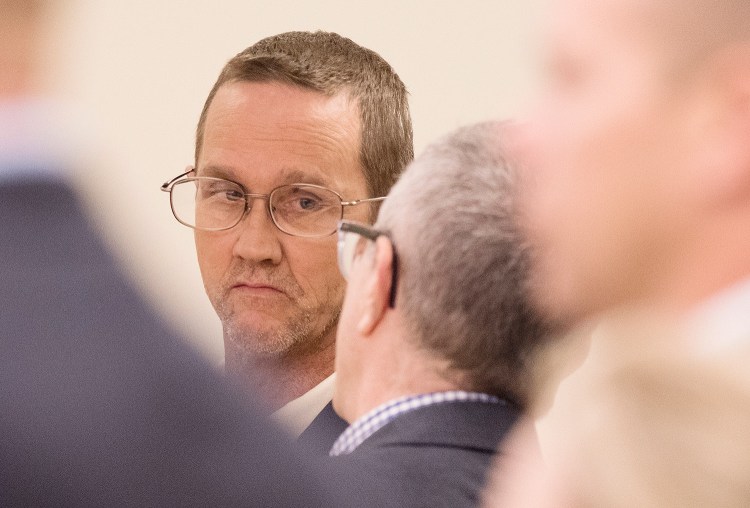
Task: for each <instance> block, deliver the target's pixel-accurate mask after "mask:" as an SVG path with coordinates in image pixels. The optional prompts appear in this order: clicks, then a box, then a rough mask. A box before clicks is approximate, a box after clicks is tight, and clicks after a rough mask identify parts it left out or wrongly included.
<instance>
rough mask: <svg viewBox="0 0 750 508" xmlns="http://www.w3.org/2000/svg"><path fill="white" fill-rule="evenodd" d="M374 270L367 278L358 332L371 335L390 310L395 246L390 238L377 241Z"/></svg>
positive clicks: (383, 237)
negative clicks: (389, 302)
mask: <svg viewBox="0 0 750 508" xmlns="http://www.w3.org/2000/svg"><path fill="white" fill-rule="evenodd" d="M373 264H374V266H373V269H372V271H371V272H370V274H369V275H368V276H367V280H366V281H365V291H364V295H363V297H364V300H365V302H364V306H363V309H362V315H361V317H360V319H359V322H358V323H357V331H358V332H359V333H361V334H362V335H370V334H372V332H373V331H374V330H375V328H376V327H377V326H378V324H379V323H380V322H381V321H382V320H383V317H384V316H385V313H386V312H387V311H388V310H389V307H388V301H389V298H390V293H391V280H392V275H391V273H392V270H393V245H392V244H391V241H390V239H389V238H387V237H385V236H379V237H378V238H377V240H376V241H375V259H374V261H373Z"/></svg>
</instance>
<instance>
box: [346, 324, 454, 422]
mask: <svg viewBox="0 0 750 508" xmlns="http://www.w3.org/2000/svg"><path fill="white" fill-rule="evenodd" d="M378 340H379V342H378ZM375 342H378V344H379V345H382V347H380V348H379V349H376V348H375V347H372V348H370V349H368V350H367V351H366V352H365V354H366V358H364V359H363V361H361V362H358V364H357V367H358V368H356V369H352V370H349V371H348V372H347V373H348V374H349V376H348V377H349V379H341V374H342V372H339V373H338V374H337V376H339V377H338V379H337V380H336V395H335V398H336V400H335V404H336V405H335V407H336V410H337V412H338V413H339V414H340V415H341V416H342V418H344V419H345V420H347V421H348V422H349V423H352V422H353V421H355V420H356V419H357V418H360V417H361V416H363V415H365V414H366V413H368V412H369V411H371V410H373V409H375V408H376V407H378V406H379V405H381V404H385V403H386V402H388V401H391V400H394V399H397V398H401V397H406V396H410V395H420V394H423V393H432V392H445V391H450V390H461V389H464V388H465V387H463V386H461V383H460V381H459V379H453V378H452V377H451V376H448V375H447V373H448V372H450V370H449V366H448V362H446V361H445V360H440V359H437V358H435V357H434V356H433V355H431V354H429V353H428V352H425V351H423V350H420V349H417V348H414V347H412V346H411V344H410V342H409V340H408V339H407V338H406V337H403V336H401V337H400V336H399V334H389V336H388V337H387V339H386V340H382V339H376V340H375V341H373V344H374V343H375Z"/></svg>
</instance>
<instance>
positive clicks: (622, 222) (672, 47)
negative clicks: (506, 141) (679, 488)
mask: <svg viewBox="0 0 750 508" xmlns="http://www.w3.org/2000/svg"><path fill="white" fill-rule="evenodd" d="M555 5H556V7H555V8H554V9H553V11H552V12H551V16H550V18H549V19H550V27H549V29H548V31H547V52H546V53H547V54H546V59H545V62H546V71H547V82H546V85H545V87H544V92H543V94H542V97H541V100H540V101H539V104H538V108H537V110H536V113H535V114H534V115H533V116H532V117H531V118H530V121H529V124H528V125H527V128H526V129H525V131H524V132H523V133H522V135H521V136H520V139H521V141H520V152H521V158H522V159H523V160H524V162H525V166H526V168H525V169H526V172H525V174H526V175H528V178H527V179H526V181H525V184H524V185H523V187H522V188H523V190H524V192H523V199H522V204H523V209H524V212H525V218H526V225H527V230H528V232H529V233H530V235H531V237H532V239H533V242H534V244H535V247H536V249H537V251H536V257H535V261H536V262H535V266H534V268H535V270H534V273H535V276H536V285H535V286H536V287H535V289H536V290H535V295H536V300H537V302H538V303H539V304H540V306H541V307H542V308H543V309H544V310H545V311H546V312H547V314H549V315H553V316H556V317H559V318H563V319H565V320H567V321H568V322H571V323H576V322H581V321H582V320H585V319H587V318H591V317H594V316H600V315H602V313H605V312H609V313H610V314H609V316H608V319H607V322H606V326H604V327H602V328H601V329H600V333H599V334H598V337H597V339H595V340H594V341H593V343H592V350H591V354H590V355H589V358H588V359H587V360H586V362H585V363H584V366H583V367H582V369H580V370H579V371H578V372H576V373H574V374H573V375H572V376H571V378H570V379H569V380H567V381H566V382H564V383H563V385H562V387H561V390H560V392H559V393H558V396H557V400H556V401H555V406H553V411H552V413H551V415H550V417H551V418H550V420H548V421H547V422H545V423H544V425H545V426H546V428H547V429H548V432H541V436H542V445H543V451H544V452H545V455H546V457H547V458H549V459H551V460H552V461H554V460H555V459H556V457H555V456H554V454H553V453H552V452H553V451H555V450H554V449H555V448H556V447H555V446H554V443H562V442H564V440H565V439H567V436H568V434H569V429H570V424H571V420H570V419H567V420H566V419H565V418H560V417H559V415H561V414H564V412H565V410H566V408H568V407H575V406H576V404H577V402H578V400H579V399H580V398H581V397H584V396H585V394H586V393H587V387H588V386H592V384H594V383H599V382H602V380H603V379H606V378H607V373H608V372H610V371H617V370H618V369H621V368H622V365H623V364H624V363H626V362H627V361H628V359H630V358H633V357H636V358H637V357H638V356H639V355H641V354H643V353H644V352H646V351H648V350H649V349H651V348H658V350H659V351H660V354H662V357H663V358H664V361H665V362H666V361H667V360H669V358H670V356H674V355H675V354H676V353H677V352H678V351H685V352H687V353H688V355H689V356H690V355H692V356H694V357H695V358H700V360H701V361H703V362H706V363H711V362H716V363H717V365H718V366H719V368H721V366H722V365H726V368H727V369H730V368H736V364H734V363H731V364H730V363H729V359H730V358H731V357H735V356H737V355H740V356H742V355H744V354H746V353H747V351H748V349H749V348H748V346H750V256H749V255H748V252H750V235H748V234H747V232H748V231H750V142H748V140H749V139H750V4H749V3H748V2H746V1H744V0H720V1H714V2H709V1H706V0H681V1H677V0H660V1H645V0H603V1H598V2H590V1H584V0H560V1H557V2H555ZM637 339H638V340H637ZM683 361H684V362H685V364H686V365H689V362H690V360H689V359H684V360H683ZM657 363H658V362H657ZM696 370H697V369H696ZM683 372H690V369H685V370H684V371H683ZM701 395H702V396H703V395H706V394H705V393H703V394H701ZM630 396H632V397H634V398H635V399H638V397H639V396H640V395H639V393H638V389H635V388H634V389H632V390H631V391H630ZM717 396H721V394H717ZM723 403H728V402H727V401H726V399H724V402H723ZM555 408H558V409H562V412H560V411H556V410H555ZM685 418H688V419H689V418H692V416H688V415H685ZM686 422H687V420H686ZM632 425H638V419H637V416H634V417H633V418H632ZM705 429H706V432H707V434H706V435H705V436H696V437H695V438H696V439H701V440H702V439H706V440H710V439H711V437H710V433H711V432H714V431H719V429H718V427H717V428H713V429H712V428H711V427H710V426H707V427H705ZM545 434H546V435H547V438H546V439H544V436H545ZM592 434H593V432H592ZM550 443H551V444H553V446H552V447H548V446H546V445H547V444H550ZM632 444H633V446H634V447H642V446H643V444H642V443H636V442H635V441H633V442H632ZM685 448H686V449H688V446H687V443H686V447H685ZM674 450H676V451H679V447H675V448H674ZM627 453H629V452H628V451H627V450H624V452H623V455H622V456H620V457H616V456H612V457H610V460H611V461H615V460H619V458H622V457H624V456H625V455H624V454H627ZM680 460H681V459H680V455H679V453H678V454H677V455H675V461H677V462H679V461H680ZM707 481H711V479H710V478H708V479H707ZM663 488H664V489H669V488H674V485H670V484H669V482H667V483H666V484H665V485H663ZM605 504H606V503H605ZM512 505H513V506H520V504H516V503H514V504H512Z"/></svg>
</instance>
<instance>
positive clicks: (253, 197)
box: [232, 192, 279, 228]
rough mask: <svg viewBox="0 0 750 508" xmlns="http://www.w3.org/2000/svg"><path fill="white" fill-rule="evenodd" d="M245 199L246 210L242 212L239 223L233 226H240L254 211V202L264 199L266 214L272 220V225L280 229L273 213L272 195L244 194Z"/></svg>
mask: <svg viewBox="0 0 750 508" xmlns="http://www.w3.org/2000/svg"><path fill="white" fill-rule="evenodd" d="M243 197H244V198H245V210H244V211H243V212H242V216H240V218H239V220H238V221H237V223H236V224H235V225H234V226H232V227H236V226H238V225H239V224H240V222H242V221H244V220H245V218H246V217H247V216H248V215H249V214H250V211H251V210H252V209H253V205H252V202H253V201H254V200H256V199H262V200H264V201H266V207H265V208H266V214H267V216H268V218H269V219H271V223H272V224H273V225H274V226H275V227H276V228H278V227H279V225H278V224H277V223H276V218H275V217H274V216H273V212H271V195H270V194H255V193H252V192H249V193H244V194H243Z"/></svg>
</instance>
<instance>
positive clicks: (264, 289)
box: [231, 281, 284, 294]
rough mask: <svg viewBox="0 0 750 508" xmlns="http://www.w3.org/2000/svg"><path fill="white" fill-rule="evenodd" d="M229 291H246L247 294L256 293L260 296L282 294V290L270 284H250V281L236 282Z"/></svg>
mask: <svg viewBox="0 0 750 508" xmlns="http://www.w3.org/2000/svg"><path fill="white" fill-rule="evenodd" d="M231 289H232V290H239V291H248V292H252V293H257V294H262V293H269V294H272V293H281V294H284V290H282V289H281V288H278V287H276V286H274V285H272V284H268V283H266V282H251V281H243V282H237V283H235V284H234V285H233V286H232V288H231Z"/></svg>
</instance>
